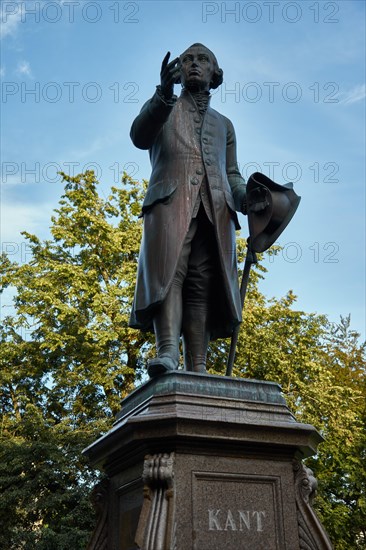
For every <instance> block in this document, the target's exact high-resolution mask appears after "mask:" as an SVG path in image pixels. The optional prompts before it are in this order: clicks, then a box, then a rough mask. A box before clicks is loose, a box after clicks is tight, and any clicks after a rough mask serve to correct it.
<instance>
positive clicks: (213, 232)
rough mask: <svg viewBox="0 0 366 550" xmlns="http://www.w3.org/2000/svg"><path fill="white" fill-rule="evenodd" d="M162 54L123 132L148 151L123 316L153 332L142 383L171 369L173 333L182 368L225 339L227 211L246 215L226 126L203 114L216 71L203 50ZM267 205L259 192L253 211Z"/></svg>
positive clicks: (236, 313)
mask: <svg viewBox="0 0 366 550" xmlns="http://www.w3.org/2000/svg"><path fill="white" fill-rule="evenodd" d="M169 57H170V52H168V53H167V55H166V56H165V58H164V60H163V63H162V68H161V75H160V76H161V81H160V85H159V86H157V89H156V92H155V94H154V95H153V97H152V98H151V99H150V100H149V101H147V102H146V103H145V105H144V106H143V107H142V109H141V112H140V114H139V115H138V116H137V118H136V119H135V121H134V122H133V124H132V128H131V134H130V135H131V139H132V141H133V143H134V145H136V147H138V148H140V149H149V153H150V160H151V164H152V174H151V177H150V181H149V186H148V190H147V193H146V196H145V200H144V202H143V207H142V214H143V219H144V232H143V238H142V243H141V250H140V257H139V265H138V275H137V283H136V291H135V298H134V304H133V309H132V313H131V319H130V326H132V327H135V328H140V329H141V330H154V332H155V337H156V347H157V357H156V358H154V359H152V360H151V361H149V365H148V372H149V375H150V376H156V375H159V374H162V373H164V372H167V371H170V370H174V369H176V368H177V367H178V363H179V341H180V336H181V335H182V337H183V352H184V365H185V369H186V370H188V371H194V372H205V369H206V355H207V347H208V343H209V341H210V339H215V338H219V337H229V336H231V335H232V333H233V330H234V328H235V327H236V326H237V325H239V324H240V322H241V307H242V305H241V300H240V293H239V284H238V275H237V260H236V245H235V230H236V229H239V228H240V226H239V224H238V219H237V214H236V211H239V212H242V213H243V214H247V202H246V184H245V182H244V180H243V178H242V176H241V174H240V172H239V169H238V166H237V160H236V140H235V132H234V128H233V125H232V123H231V122H230V120H228V119H227V118H226V117H225V116H223V115H221V114H220V113H218V112H217V111H215V110H214V109H212V108H211V107H210V89H214V88H217V87H218V86H220V84H221V83H222V81H223V71H222V70H221V69H220V68H219V66H218V63H217V60H216V57H215V56H214V54H213V53H212V52H211V51H210V50H209V49H208V48H206V47H205V46H203V45H202V44H193V45H192V46H190V47H189V48H188V49H187V50H186V51H185V52H184V53H183V54H182V55H181V56H180V57H177V58H175V59H174V60H173V61H171V62H169ZM177 83H181V84H182V93H181V95H180V97H177V96H176V95H174V93H173V89H174V84H177ZM267 204H268V202H267V200H266V195H265V193H261V189H260V188H259V187H258V188H257V189H256V193H255V195H254V199H253V201H252V203H251V209H252V211H253V212H261V211H262V210H264V209H265V208H266V206H267Z"/></svg>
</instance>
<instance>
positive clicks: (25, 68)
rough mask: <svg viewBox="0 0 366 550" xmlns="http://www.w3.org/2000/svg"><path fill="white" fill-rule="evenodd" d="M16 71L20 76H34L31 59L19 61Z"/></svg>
mask: <svg viewBox="0 0 366 550" xmlns="http://www.w3.org/2000/svg"><path fill="white" fill-rule="evenodd" d="M16 73H17V74H18V75H19V76H28V77H29V78H32V77H33V75H32V69H31V66H30V63H29V61H24V60H23V61H19V63H18V66H17V68H16Z"/></svg>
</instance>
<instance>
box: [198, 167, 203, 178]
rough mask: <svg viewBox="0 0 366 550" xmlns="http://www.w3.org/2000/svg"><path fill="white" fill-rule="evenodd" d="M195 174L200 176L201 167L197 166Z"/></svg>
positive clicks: (201, 172)
mask: <svg viewBox="0 0 366 550" xmlns="http://www.w3.org/2000/svg"><path fill="white" fill-rule="evenodd" d="M196 174H197V175H198V176H202V174H203V170H202V168H197V170H196Z"/></svg>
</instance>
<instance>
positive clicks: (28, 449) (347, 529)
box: [0, 172, 366, 550]
mask: <svg viewBox="0 0 366 550" xmlns="http://www.w3.org/2000/svg"><path fill="white" fill-rule="evenodd" d="M63 180H64V183H65V191H64V194H63V196H62V197H61V200H60V203H59V207H58V209H57V210H55V212H54V215H53V217H52V224H51V238H50V239H49V240H48V241H45V242H41V241H40V240H39V239H38V237H37V236H36V235H31V234H29V233H26V232H25V233H23V235H24V237H25V238H26V239H27V241H28V243H29V246H30V247H31V250H32V257H31V260H30V261H29V262H27V263H25V264H23V265H20V264H17V263H16V262H11V261H10V260H9V258H7V257H6V256H3V257H2V258H1V260H0V273H1V277H2V278H1V286H0V291H1V290H2V289H4V288H6V287H12V288H14V290H15V291H16V292H15V298H14V312H15V313H14V315H13V316H8V317H6V318H5V319H3V323H2V326H1V328H0V341H1V348H0V387H1V394H0V403H1V414H2V424H1V432H0V445H1V447H0V492H1V494H2V498H1V499H0V522H1V525H2V529H1V532H0V547H1V548H9V549H11V550H18V549H19V550H20V549H23V548H25V549H26V550H28V549H29V550H33V549H36V548H37V550H38V549H41V550H51V549H52V550H69V549H70V548H72V549H79V548H80V549H83V548H85V546H86V543H87V540H88V537H89V536H90V532H91V530H92V528H93V524H94V519H95V518H94V512H93V510H92V508H91V505H90V501H89V496H90V491H91V488H92V486H93V485H94V483H95V482H96V480H97V478H98V476H99V474H98V473H97V472H95V471H93V470H91V469H90V468H89V467H88V465H87V464H86V463H85V461H84V459H83V455H82V454H81V451H82V449H83V448H85V447H86V446H87V445H89V444H90V443H91V442H92V441H94V440H95V439H96V438H97V437H98V436H99V435H100V434H101V433H103V432H105V431H106V430H108V429H109V427H110V426H111V423H112V421H113V416H114V414H115V413H116V412H117V411H118V410H119V403H120V400H121V399H122V398H123V397H124V396H125V395H126V394H127V393H129V392H130V391H131V390H132V389H133V388H134V387H135V384H136V383H139V382H140V381H141V377H142V374H143V372H144V369H143V365H144V363H145V360H146V357H148V356H149V355H151V354H152V353H153V342H152V339H151V337H149V336H148V335H146V334H141V333H140V332H138V331H134V330H132V329H130V328H128V317H129V313H130V308H131V303H132V299H133V292H134V286H135V277H136V268H137V257H138V252H139V245H140V239H141V231H142V224H141V220H140V219H139V217H138V216H139V213H140V209H141V201H142V197H143V194H144V190H145V188H146V182H143V183H142V185H141V184H140V183H138V182H136V181H134V180H132V179H131V178H130V177H128V176H126V175H124V177H123V181H122V186H121V188H112V189H111V194H110V196H109V197H108V198H107V199H103V198H101V196H100V194H99V193H98V189H97V188H98V182H97V181H96V179H95V176H94V173H93V172H86V173H85V174H80V175H79V176H76V177H73V178H72V177H69V176H67V175H66V174H63ZM269 253H270V254H276V253H277V249H276V248H272V249H271V250H270V251H269ZM244 255H245V242H244V240H243V239H238V256H239V258H240V261H242V260H243V257H244ZM259 260H260V261H259V263H258V264H257V265H256V266H255V268H254V269H252V273H251V279H250V283H249V288H248V293H247V299H246V306H245V312H244V313H245V314H244V322H243V324H242V327H241V331H240V335H239V341H238V348H237V356H236V361H235V368H234V376H239V377H248V378H257V379H264V380H272V381H276V382H278V383H280V384H281V386H282V389H283V392H284V394H285V397H286V400H287V402H288V404H289V407H290V408H291V409H292V410H293V412H294V413H295V414H296V417H297V419H298V420H300V421H303V422H308V423H311V424H313V425H314V426H315V427H316V428H317V429H318V430H319V431H320V432H321V433H322V435H323V436H324V438H325V441H324V443H322V444H321V445H320V447H319V452H318V454H317V455H316V456H315V457H313V458H311V459H308V461H307V462H308V465H309V466H310V467H311V468H312V469H313V471H314V473H315V475H316V477H317V478H318V481H319V493H318V497H317V500H316V508H317V511H318V513H319V515H320V516H321V518H322V521H323V523H324V525H325V527H326V528H327V530H328V532H329V534H330V536H331V539H332V542H333V544H334V548H335V550H360V549H361V548H363V547H364V545H365V540H366V533H365V525H366V500H365V498H366V497H365V483H366V467H365V463H366V433H365V421H366V411H365V403H366V400H365V397H366V395H365V393H366V391H365V344H362V345H360V344H359V335H358V334H357V333H356V332H355V331H353V330H352V329H351V327H350V319H349V318H345V319H343V318H341V320H340V323H339V324H338V325H337V326H334V325H333V324H331V323H330V322H329V321H328V319H327V317H326V316H324V315H317V314H314V313H305V312H303V311H298V310H297V309H296V297H295V296H294V294H293V293H292V292H291V291H289V292H288V293H287V294H286V296H284V297H282V298H279V299H273V298H272V299H267V298H266V297H265V296H264V295H263V294H262V293H261V292H260V291H259V284H260V280H261V279H262V278H263V277H264V276H265V273H266V270H265V269H264V267H263V266H262V264H261V258H259ZM229 344H230V343H229V341H227V340H220V341H217V342H214V343H212V344H211V346H210V352H209V368H210V372H211V373H217V374H223V373H224V370H225V363H226V359H227V355H228V350H229Z"/></svg>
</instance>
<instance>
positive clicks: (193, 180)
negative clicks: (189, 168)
mask: <svg viewBox="0 0 366 550" xmlns="http://www.w3.org/2000/svg"><path fill="white" fill-rule="evenodd" d="M198 183H199V181H198V178H191V184H192V185H198Z"/></svg>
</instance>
